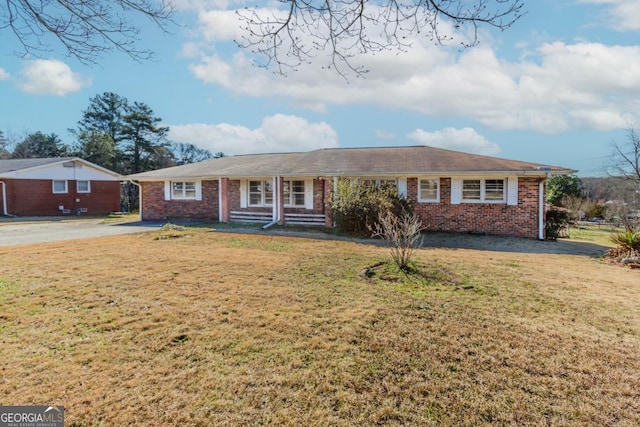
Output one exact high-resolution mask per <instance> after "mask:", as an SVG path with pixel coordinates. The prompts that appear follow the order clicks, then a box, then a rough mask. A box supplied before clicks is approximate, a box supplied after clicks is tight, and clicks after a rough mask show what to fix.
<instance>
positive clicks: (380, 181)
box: [362, 178, 396, 187]
mask: <svg viewBox="0 0 640 427" xmlns="http://www.w3.org/2000/svg"><path fill="white" fill-rule="evenodd" d="M362 182H363V183H364V184H365V185H376V186H378V187H383V186H387V185H389V186H394V187H395V186H396V180H395V179H389V178H367V179H363V180H362Z"/></svg>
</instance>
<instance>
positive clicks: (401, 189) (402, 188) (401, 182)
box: [398, 178, 407, 199]
mask: <svg viewBox="0 0 640 427" xmlns="http://www.w3.org/2000/svg"><path fill="white" fill-rule="evenodd" d="M398 194H400V197H402V198H403V199H406V198H407V178H398Z"/></svg>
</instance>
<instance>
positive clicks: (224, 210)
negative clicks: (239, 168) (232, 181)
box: [218, 178, 229, 222]
mask: <svg viewBox="0 0 640 427" xmlns="http://www.w3.org/2000/svg"><path fill="white" fill-rule="evenodd" d="M218 205H219V207H220V212H219V216H220V222H229V178H220V179H219V180H218Z"/></svg>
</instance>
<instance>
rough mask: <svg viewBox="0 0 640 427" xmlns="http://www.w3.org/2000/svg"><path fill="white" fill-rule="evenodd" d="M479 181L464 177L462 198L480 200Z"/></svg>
mask: <svg viewBox="0 0 640 427" xmlns="http://www.w3.org/2000/svg"><path fill="white" fill-rule="evenodd" d="M481 183H482V182H481V181H480V180H479V179H465V180H464V181H462V200H481V199H482V191H481V190H480V187H481V186H482V185H481Z"/></svg>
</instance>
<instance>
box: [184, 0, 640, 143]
mask: <svg viewBox="0 0 640 427" xmlns="http://www.w3.org/2000/svg"><path fill="white" fill-rule="evenodd" d="M184 1H186V0H184ZM192 1H194V0H192ZM581 1H584V2H590V3H602V4H605V5H609V6H611V8H613V10H624V11H626V12H625V13H626V14H628V16H638V12H639V11H638V9H640V1H637V0H581ZM274 11H275V9H272V10H268V9H261V10H260V13H268V12H272V13H275V12H274ZM199 18H200V21H199V22H200V27H199V29H198V31H199V39H196V41H193V42H191V43H190V44H188V45H185V47H184V52H185V55H187V56H189V57H191V58H193V63H192V64H191V66H190V70H191V72H192V73H193V75H194V76H195V77H196V78H197V79H199V80H202V81H203V82H205V83H209V84H213V85H218V86H221V87H223V88H225V89H227V90H229V91H232V92H234V93H236V94H239V95H244V96H251V97H273V98H284V99H287V100H290V101H292V102H293V103H294V104H295V105H296V106H298V107H301V108H305V109H309V110H312V111H317V112H324V111H326V110H327V109H328V108H329V107H330V106H332V105H340V106H349V105H370V106H380V107H383V108H390V109H394V110H400V111H411V112H416V113H419V114H423V115H426V116H432V117H453V118H457V117H462V118H464V119H468V120H474V121H476V122H478V123H481V124H482V125H483V126H486V127H490V128H493V129H519V130H535V131H540V132H545V133H559V132H563V131H566V130H569V129H597V130H609V129H618V128H625V127H626V123H628V122H629V120H630V119H631V120H635V121H640V46H612V45H604V44H600V43H591V42H582V43H573V44H567V43H562V42H556V43H545V44H539V45H538V46H537V47H536V46H534V45H532V44H530V43H527V44H526V45H522V46H521V49H522V53H523V54H522V55H521V56H520V59H517V60H513V61H508V60H505V59H503V58H500V57H499V56H498V55H497V53H496V51H495V50H494V49H493V48H492V46H491V42H492V40H491V38H490V37H485V36H483V42H487V41H488V43H483V45H481V46H477V47H475V48H471V49H467V50H464V51H462V52H459V51H458V50H457V49H450V50H447V49H444V48H442V47H441V46H434V45H433V43H432V42H431V41H429V40H428V38H427V37H424V38H419V39H414V40H410V39H406V40H405V41H406V42H407V43H410V44H411V47H410V48H408V49H407V52H405V53H400V54H398V53H397V52H395V51H383V52H379V53H376V54H375V55H374V54H368V55H362V56H357V57H355V58H353V65H354V66H363V67H365V68H367V69H369V70H370V72H369V73H368V74H367V75H366V77H365V78H364V79H360V78H355V77H353V76H351V78H350V79H349V81H348V82H345V80H344V79H343V78H342V77H341V76H339V75H338V74H337V73H335V72H334V71H333V70H327V69H325V68H324V66H325V65H327V61H328V56H327V55H328V52H318V55H317V57H316V58H315V59H313V60H312V61H311V63H309V64H302V65H301V66H300V67H299V68H298V70H297V71H291V72H290V73H289V74H288V75H287V76H286V77H283V76H280V75H277V74H274V73H273V72H272V71H273V70H265V69H262V68H259V67H256V66H255V63H254V61H253V57H252V56H251V55H250V53H249V51H248V50H240V51H236V53H235V54H233V55H232V56H225V55H224V52H223V51H222V50H220V51H218V50H217V47H216V42H218V47H219V46H221V45H220V43H219V42H223V44H224V43H227V42H228V41H230V40H232V39H239V38H240V37H241V35H242V34H243V33H242V29H241V25H240V21H239V18H238V16H237V14H236V13H235V11H232V10H214V11H201V12H200V13H199ZM633 22H640V16H638V19H634V20H633ZM638 25H640V24H638ZM443 31H444V32H445V33H452V34H456V33H455V31H454V32H451V31H447V29H446V28H443ZM283 48H285V47H284V46H283Z"/></svg>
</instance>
